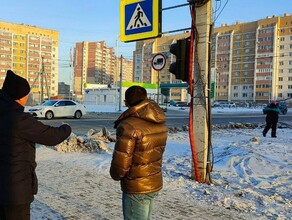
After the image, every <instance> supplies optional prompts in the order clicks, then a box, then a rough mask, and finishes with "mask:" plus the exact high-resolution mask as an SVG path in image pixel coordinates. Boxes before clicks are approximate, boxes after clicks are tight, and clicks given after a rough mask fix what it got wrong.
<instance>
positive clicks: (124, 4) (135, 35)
mask: <svg viewBox="0 0 292 220" xmlns="http://www.w3.org/2000/svg"><path fill="white" fill-rule="evenodd" d="M120 10H121V41H125V42H127V41H134V40H141V39H147V38H153V37H157V36H159V35H160V29H161V25H160V20H161V14H160V13H161V0H122V1H121V8H120Z"/></svg>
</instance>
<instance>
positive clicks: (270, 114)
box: [263, 103, 281, 138]
mask: <svg viewBox="0 0 292 220" xmlns="http://www.w3.org/2000/svg"><path fill="white" fill-rule="evenodd" d="M280 113H281V111H280V109H279V108H278V107H277V105H276V104H275V103H271V104H270V105H269V106H268V108H267V109H266V114H267V116H266V126H265V129H264V130H263V136H264V137H266V134H267V133H268V131H269V130H270V128H272V138H276V137H277V135H276V132H277V123H278V118H279V114H280Z"/></svg>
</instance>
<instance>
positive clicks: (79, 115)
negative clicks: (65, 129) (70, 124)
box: [74, 111, 82, 119]
mask: <svg viewBox="0 0 292 220" xmlns="http://www.w3.org/2000/svg"><path fill="white" fill-rule="evenodd" d="M81 117H82V113H81V111H76V112H75V114H74V118H76V119H79V118H81Z"/></svg>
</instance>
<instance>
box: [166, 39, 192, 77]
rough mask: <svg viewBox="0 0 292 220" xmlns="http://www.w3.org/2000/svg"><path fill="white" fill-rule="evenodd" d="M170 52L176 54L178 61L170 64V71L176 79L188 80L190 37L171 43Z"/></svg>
mask: <svg viewBox="0 0 292 220" xmlns="http://www.w3.org/2000/svg"><path fill="white" fill-rule="evenodd" d="M169 51H170V53H172V54H173V55H175V56H176V61H175V62H173V63H171V64H170V66H169V72H171V73H173V74H174V75H175V77H176V79H180V80H182V81H184V82H188V79H189V62H190V39H189V38H186V39H182V40H177V42H176V43H174V44H171V45H170V50H169Z"/></svg>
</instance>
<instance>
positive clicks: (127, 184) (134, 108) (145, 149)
mask: <svg viewBox="0 0 292 220" xmlns="http://www.w3.org/2000/svg"><path fill="white" fill-rule="evenodd" d="M125 99H126V100H125V104H126V105H127V106H128V109H127V110H126V111H125V112H124V113H122V114H121V116H120V117H119V118H118V119H117V120H116V121H115V128H116V129H117V130H116V135H117V141H116V144H115V149H114V152H113V158H112V162H111V167H110V175H111V177H112V179H114V180H116V181H120V183H121V189H122V191H123V198H122V204H123V215H124V219H139V220H143V219H150V216H151V212H152V206H153V199H154V197H155V196H156V195H157V192H158V191H159V190H161V189H162V186H163V179H162V156H163V152H164V150H165V145H166V140H167V127H166V117H165V114H164V112H163V110H162V109H161V108H160V107H159V106H158V105H157V104H156V102H154V101H153V100H150V99H148V98H147V92H146V90H145V89H144V88H143V87H140V86H132V87H130V88H128V89H127V90H126V93H125Z"/></svg>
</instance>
